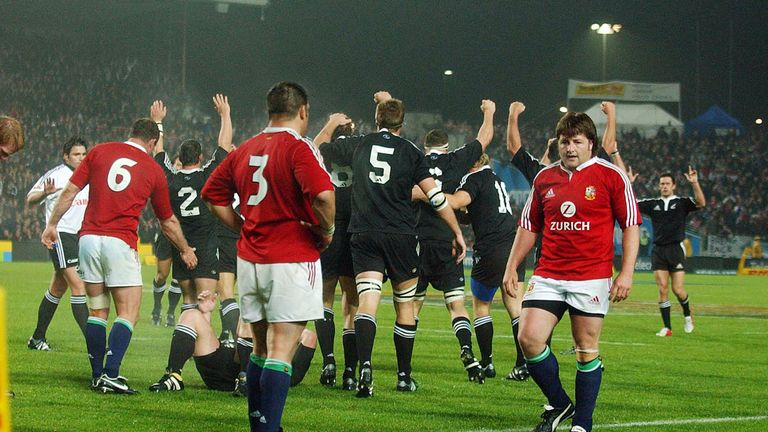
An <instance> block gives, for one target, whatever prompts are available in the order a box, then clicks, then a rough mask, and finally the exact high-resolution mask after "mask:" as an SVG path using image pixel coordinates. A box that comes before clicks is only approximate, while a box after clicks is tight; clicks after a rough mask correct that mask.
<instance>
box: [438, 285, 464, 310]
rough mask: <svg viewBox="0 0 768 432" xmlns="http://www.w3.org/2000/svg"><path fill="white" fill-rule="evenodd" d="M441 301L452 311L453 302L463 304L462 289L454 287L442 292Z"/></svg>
mask: <svg viewBox="0 0 768 432" xmlns="http://www.w3.org/2000/svg"><path fill="white" fill-rule="evenodd" d="M443 299H444V300H445V304H446V305H447V306H448V309H452V306H451V305H452V304H454V303H455V302H459V301H460V302H462V304H463V302H464V287H456V288H452V289H449V290H447V291H444V292H443Z"/></svg>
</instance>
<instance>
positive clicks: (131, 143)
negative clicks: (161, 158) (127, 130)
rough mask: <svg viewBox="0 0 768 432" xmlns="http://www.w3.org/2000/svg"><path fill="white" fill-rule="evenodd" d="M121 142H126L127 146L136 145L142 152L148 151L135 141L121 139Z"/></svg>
mask: <svg viewBox="0 0 768 432" xmlns="http://www.w3.org/2000/svg"><path fill="white" fill-rule="evenodd" d="M123 142H124V143H125V144H128V145H129V146H132V147H136V148H137V149H139V150H141V151H143V152H144V153H149V152H148V151H147V149H145V148H144V147H142V146H140V145H138V144H136V143H135V142H130V141H123Z"/></svg>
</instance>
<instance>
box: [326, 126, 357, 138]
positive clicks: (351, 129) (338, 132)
mask: <svg viewBox="0 0 768 432" xmlns="http://www.w3.org/2000/svg"><path fill="white" fill-rule="evenodd" d="M354 133H355V123H354V122H349V123H347V124H343V125H338V126H336V129H334V130H333V133H332V134H331V141H333V140H335V139H336V138H338V137H341V136H351V135H354Z"/></svg>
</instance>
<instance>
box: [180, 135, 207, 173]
mask: <svg viewBox="0 0 768 432" xmlns="http://www.w3.org/2000/svg"><path fill="white" fill-rule="evenodd" d="M202 159H203V146H202V145H201V144H200V141H197V140H193V139H188V140H184V142H182V143H181V147H179V162H180V163H181V166H183V167H186V166H190V165H196V164H199V163H200V162H201V161H202Z"/></svg>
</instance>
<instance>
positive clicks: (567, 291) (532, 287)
mask: <svg viewBox="0 0 768 432" xmlns="http://www.w3.org/2000/svg"><path fill="white" fill-rule="evenodd" d="M611 283H612V281H611V278H605V279H590V280H584V281H569V280H557V279H550V278H545V277H541V276H532V277H531V279H530V280H529V281H528V288H527V289H526V291H525V295H524V296H523V301H525V300H549V301H560V302H565V303H567V304H568V305H570V306H572V307H574V308H576V309H578V310H580V311H582V312H586V313H590V314H602V315H606V314H607V313H608V306H609V304H610V301H609V300H608V295H609V292H610V290H611Z"/></svg>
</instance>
